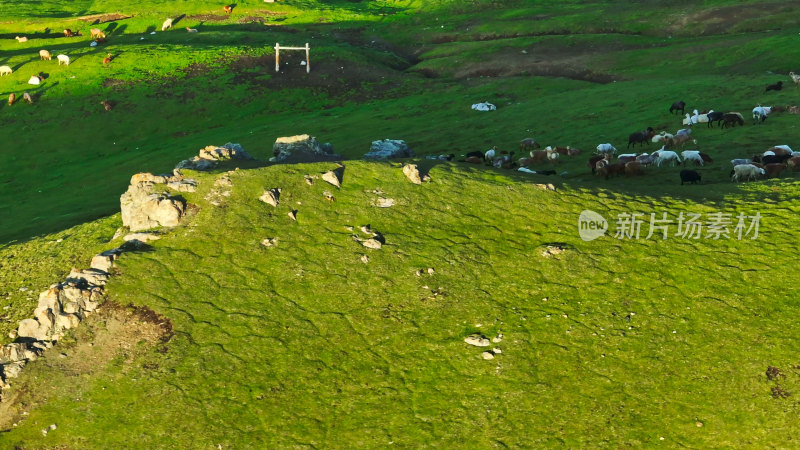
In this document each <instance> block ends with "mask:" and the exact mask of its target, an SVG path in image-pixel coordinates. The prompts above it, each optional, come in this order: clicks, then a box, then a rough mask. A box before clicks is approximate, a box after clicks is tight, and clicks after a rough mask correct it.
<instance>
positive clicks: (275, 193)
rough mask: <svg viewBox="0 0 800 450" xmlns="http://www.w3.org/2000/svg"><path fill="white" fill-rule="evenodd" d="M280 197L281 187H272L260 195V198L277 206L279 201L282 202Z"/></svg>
mask: <svg viewBox="0 0 800 450" xmlns="http://www.w3.org/2000/svg"><path fill="white" fill-rule="evenodd" d="M280 197H281V188H272V189H266V190H264V193H263V194H261V197H258V199H259V200H261V201H262V202H264V203H266V204H268V205H271V206H276V207H277V206H278V203H280V200H279V199H280Z"/></svg>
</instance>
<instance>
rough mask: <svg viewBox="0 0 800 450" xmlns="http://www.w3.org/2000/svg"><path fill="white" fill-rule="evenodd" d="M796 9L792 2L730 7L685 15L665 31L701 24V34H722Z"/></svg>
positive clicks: (675, 31)
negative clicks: (743, 24)
mask: <svg viewBox="0 0 800 450" xmlns="http://www.w3.org/2000/svg"><path fill="white" fill-rule="evenodd" d="M795 8H796V4H794V2H775V3H766V4H765V3H760V4H758V5H731V6H723V7H721V8H714V9H709V10H704V11H698V12H695V13H691V14H685V15H683V16H681V17H680V19H679V20H677V21H676V22H675V23H673V24H672V25H671V26H669V27H668V28H667V29H668V31H669V32H670V33H677V32H680V31H681V30H682V29H684V28H686V27H690V26H691V25H692V24H697V23H702V24H705V28H704V30H703V31H702V33H701V34H703V35H710V34H722V33H726V32H728V31H729V30H730V29H731V28H732V27H734V26H736V25H738V24H739V23H741V22H743V21H745V20H748V19H752V18H754V17H765V16H769V15H774V14H780V13H791V12H792V10H794V9H795Z"/></svg>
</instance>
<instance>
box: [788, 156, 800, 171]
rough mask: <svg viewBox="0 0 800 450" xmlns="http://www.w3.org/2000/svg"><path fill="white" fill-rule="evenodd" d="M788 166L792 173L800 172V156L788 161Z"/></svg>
mask: <svg viewBox="0 0 800 450" xmlns="http://www.w3.org/2000/svg"><path fill="white" fill-rule="evenodd" d="M786 165H787V166H788V167H789V170H791V171H792V172H797V171H798V170H800V156H792V157H791V158H789V159H788V160H787V161H786Z"/></svg>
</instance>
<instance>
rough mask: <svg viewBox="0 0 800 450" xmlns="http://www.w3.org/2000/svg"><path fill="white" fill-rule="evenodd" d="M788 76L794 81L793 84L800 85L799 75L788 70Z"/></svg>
mask: <svg viewBox="0 0 800 450" xmlns="http://www.w3.org/2000/svg"><path fill="white" fill-rule="evenodd" d="M789 76H790V77H792V81H794V85H795V86H799V85H800V75H797V74H795V73H794V72H789Z"/></svg>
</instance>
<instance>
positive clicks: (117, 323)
mask: <svg viewBox="0 0 800 450" xmlns="http://www.w3.org/2000/svg"><path fill="white" fill-rule="evenodd" d="M172 334H173V331H172V322H171V321H170V320H169V319H168V318H166V317H163V316H160V315H158V314H156V313H155V312H153V311H152V310H151V309H149V308H143V307H134V306H121V305H119V304H117V303H114V302H106V303H105V304H103V305H102V306H101V307H100V309H98V311H97V313H96V314H94V315H92V316H89V317H88V318H87V319H86V320H85V321H84V322H83V323H81V325H80V326H79V327H78V328H76V329H75V330H74V332H73V333H72V334H71V335H70V337H69V338H66V339H65V340H64V342H62V343H59V344H58V345H56V346H55V347H53V348H51V349H49V350H47V351H46V352H45V354H44V356H43V357H42V358H40V359H38V360H37V361H34V362H32V363H29V364H28V366H27V367H26V368H25V369H24V370H23V371H22V374H21V375H20V377H19V378H17V379H15V380H14V381H13V382H12V386H11V388H10V389H8V390H7V391H5V392H4V393H3V399H2V401H0V430H7V429H9V428H12V427H13V426H14V423H18V422H19V421H20V420H21V419H23V418H24V415H25V414H24V413H25V412H27V411H29V410H31V409H32V408H34V407H36V405H38V404H41V403H44V402H45V401H47V399H48V398H49V397H50V396H51V395H52V394H53V393H55V392H57V391H58V390H60V389H70V390H73V391H76V390H80V389H82V385H81V379H82V378H81V377H82V376H84V375H91V374H94V373H97V372H98V371H102V370H105V368H106V366H108V365H109V364H110V363H111V362H112V360H114V361H122V364H123V366H126V365H130V364H131V363H132V362H133V360H134V359H135V358H136V357H137V356H140V355H142V354H143V353H145V352H146V351H148V350H151V349H152V348H154V347H156V346H162V348H166V346H165V344H166V343H167V341H169V339H170V338H171V337H172ZM142 344H145V345H142ZM70 380H73V381H74V382H70ZM76 395H79V394H78V393H76Z"/></svg>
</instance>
